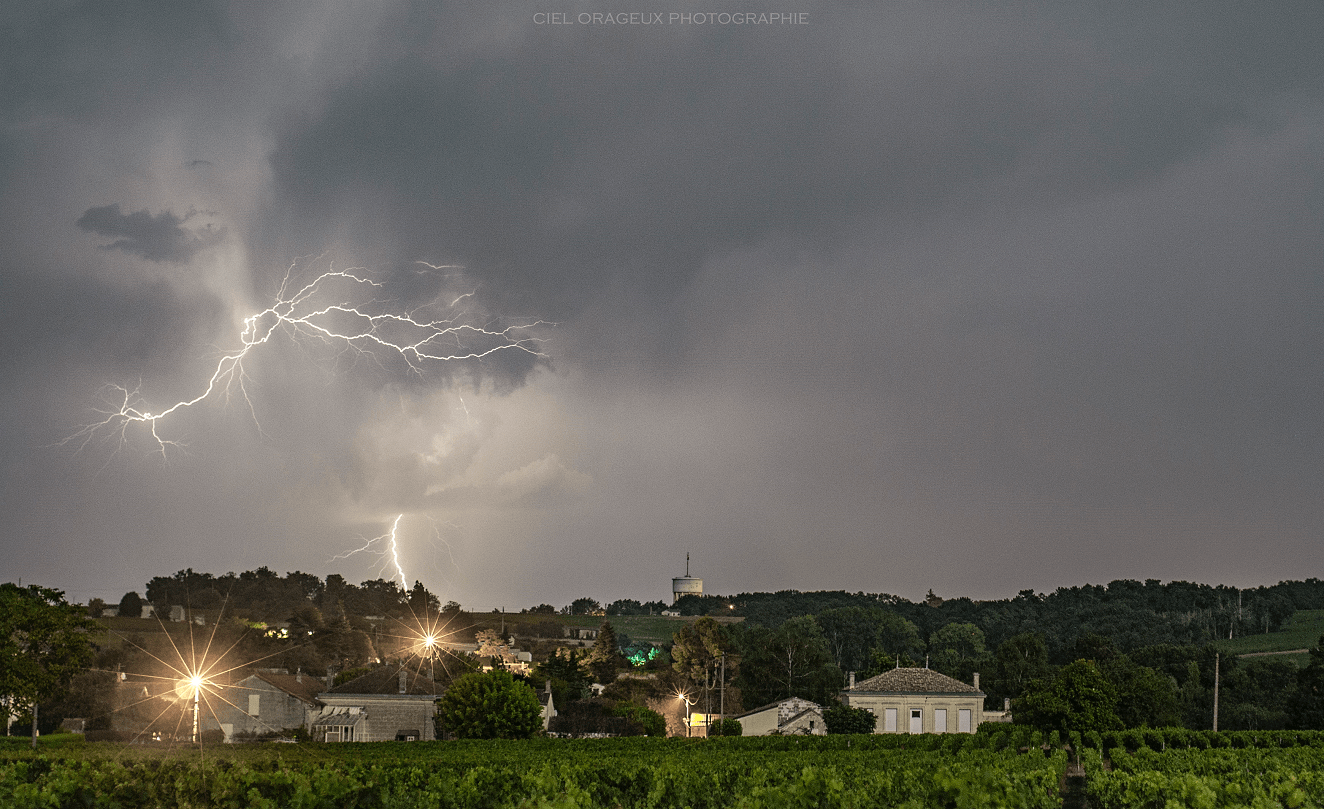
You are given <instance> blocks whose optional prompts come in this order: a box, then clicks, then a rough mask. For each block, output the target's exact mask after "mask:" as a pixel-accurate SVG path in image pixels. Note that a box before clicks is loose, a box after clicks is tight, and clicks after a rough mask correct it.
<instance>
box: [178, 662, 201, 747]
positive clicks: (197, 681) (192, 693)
mask: <svg viewBox="0 0 1324 809" xmlns="http://www.w3.org/2000/svg"><path fill="white" fill-rule="evenodd" d="M203 683H204V681H203V679H202V677H201V675H198V674H193V675H190V676H189V677H185V678H184V679H182V680H180V681H178V682H177V683H175V693H176V694H178V695H179V696H180V697H182V698H184V699H185V700H189V699H191V700H192V702H193V737H192V738H191V739H190V741H191V742H192V743H193V744H197V743H198V740H199V739H200V738H201V737H199V736H198V700H199V698H200V697H201V695H202V686H203Z"/></svg>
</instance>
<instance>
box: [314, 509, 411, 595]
mask: <svg viewBox="0 0 1324 809" xmlns="http://www.w3.org/2000/svg"><path fill="white" fill-rule="evenodd" d="M404 516H405V515H403V514H399V515H397V516H396V518H395V521H394V522H392V523H391V530H389V531H387V532H386V533H384V534H381V535H379V536H375V537H373V538H372V539H367V540H364V541H363V544H362V545H360V546H359V547H357V548H354V549H353V550H349V551H345V552H344V553H342V554H338V555H336V556H333V557H331V559H330V561H332V562H338V561H340V560H341V559H348V558H349V557H351V556H353V555H355V554H358V553H369V554H377V555H378V556H381V557H382V563H381V566H382V567H383V568H385V567H386V566H387V565H394V566H395V572H396V575H397V576H399V577H400V587H401V589H403V590H404V591H405V592H409V584H408V579H406V577H405V570H404V567H403V566H401V564H400V544H399V540H398V539H397V536H396V534H397V531H398V530H399V528H400V520H401V518H403V517H404Z"/></svg>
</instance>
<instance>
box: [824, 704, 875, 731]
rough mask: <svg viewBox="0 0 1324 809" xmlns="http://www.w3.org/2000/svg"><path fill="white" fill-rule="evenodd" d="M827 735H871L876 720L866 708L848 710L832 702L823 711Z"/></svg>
mask: <svg viewBox="0 0 1324 809" xmlns="http://www.w3.org/2000/svg"><path fill="white" fill-rule="evenodd" d="M823 724H825V725H827V732H828V733H873V732H874V728H875V727H876V724H877V723H876V719H875V717H874V715H873V713H872V712H871V711H870V710H869V709H868V708H849V707H847V706H845V705H842V704H841V703H840V702H835V701H834V702H833V703H832V704H831V705H828V706H827V707H826V708H824V709H823Z"/></svg>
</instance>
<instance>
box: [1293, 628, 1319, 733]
mask: <svg viewBox="0 0 1324 809" xmlns="http://www.w3.org/2000/svg"><path fill="white" fill-rule="evenodd" d="M1291 715H1292V726H1293V727H1296V728H1303V729H1310V730H1324V635H1321V636H1320V638H1319V641H1318V642H1317V643H1316V644H1315V648H1313V649H1311V650H1310V665H1308V666H1306V667H1305V668H1304V669H1302V670H1301V673H1300V675H1298V677H1297V684H1296V694H1295V696H1293V698H1292V701H1291Z"/></svg>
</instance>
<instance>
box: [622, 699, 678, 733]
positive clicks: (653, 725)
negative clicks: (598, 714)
mask: <svg viewBox="0 0 1324 809" xmlns="http://www.w3.org/2000/svg"><path fill="white" fill-rule="evenodd" d="M612 714H613V715H614V716H620V717H624V718H625V719H628V720H630V721H631V722H633V723H635V724H637V725H639V727H640V728H641V729H642V731H643V735H645V736H665V735H667V720H666V717H664V716H662V714H660V713H658V712H657V711H654V710H653V709H651V708H646V707H644V706H643V705H636V704H634V703H631V702H621V703H618V704H617V705H616V707H615V708H613V709H612Z"/></svg>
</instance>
